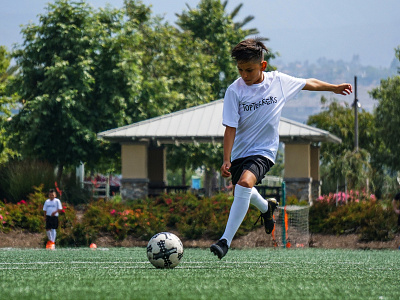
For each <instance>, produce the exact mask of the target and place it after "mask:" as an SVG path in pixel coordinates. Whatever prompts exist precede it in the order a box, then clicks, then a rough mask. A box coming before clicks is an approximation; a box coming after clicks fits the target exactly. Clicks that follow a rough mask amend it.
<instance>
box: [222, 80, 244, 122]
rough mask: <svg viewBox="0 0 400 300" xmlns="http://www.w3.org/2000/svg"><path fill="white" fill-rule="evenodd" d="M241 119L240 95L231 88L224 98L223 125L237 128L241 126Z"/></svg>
mask: <svg viewBox="0 0 400 300" xmlns="http://www.w3.org/2000/svg"><path fill="white" fill-rule="evenodd" d="M239 118H240V115H239V99H238V95H237V94H236V93H235V92H234V91H233V90H232V89H231V88H228V90H227V91H226V93H225V97H224V108H223V111H222V125H224V126H229V127H234V128H237V127H238V124H239Z"/></svg>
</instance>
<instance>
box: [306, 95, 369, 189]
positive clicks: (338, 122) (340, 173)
mask: <svg viewBox="0 0 400 300" xmlns="http://www.w3.org/2000/svg"><path fill="white" fill-rule="evenodd" d="M321 103H322V104H323V105H326V106H324V107H323V111H322V112H321V113H319V114H316V115H313V116H310V117H309V118H308V121H307V124H308V125H311V126H315V127H317V128H321V129H324V130H327V131H329V132H330V133H332V134H334V135H336V136H338V137H339V138H341V139H342V143H340V144H333V143H323V144H322V146H321V177H322V182H323V186H322V189H323V193H327V192H332V191H334V190H336V185H337V182H339V184H340V185H343V184H344V183H345V182H346V183H347V185H348V187H349V188H360V187H365V186H366V181H367V178H368V179H369V180H370V182H372V180H371V177H372V173H371V172H372V169H371V165H370V163H371V159H370V152H371V151H373V150H374V144H373V143H371V142H372V141H373V137H374V135H375V131H374V126H373V122H374V117H373V115H372V114H370V113H368V112H366V111H365V110H364V109H362V110H361V112H359V114H358V121H359V147H360V150H359V152H358V153H357V152H355V151H354V113H353V109H352V108H351V107H350V106H349V105H348V104H347V103H343V104H342V103H339V102H338V101H337V100H336V99H334V100H333V101H331V102H330V103H328V102H327V100H326V98H325V97H322V98H321Z"/></svg>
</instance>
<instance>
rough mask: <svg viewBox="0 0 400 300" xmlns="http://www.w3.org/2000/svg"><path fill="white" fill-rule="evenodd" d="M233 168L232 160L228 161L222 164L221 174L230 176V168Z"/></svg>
mask: <svg viewBox="0 0 400 300" xmlns="http://www.w3.org/2000/svg"><path fill="white" fill-rule="evenodd" d="M230 168H231V162H230V161H226V162H224V163H223V164H222V166H221V175H222V177H229V176H231V172H229V169H230Z"/></svg>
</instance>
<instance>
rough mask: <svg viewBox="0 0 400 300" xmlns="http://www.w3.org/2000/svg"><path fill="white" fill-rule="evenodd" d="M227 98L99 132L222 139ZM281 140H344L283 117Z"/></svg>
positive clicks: (119, 137)
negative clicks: (223, 110)
mask: <svg viewBox="0 0 400 300" xmlns="http://www.w3.org/2000/svg"><path fill="white" fill-rule="evenodd" d="M222 108H223V99H221V100H216V101H212V102H210V103H207V104H203V105H199V106H195V107H191V108H188V109H184V110H181V111H177V112H173V113H170V114H167V115H163V116H159V117H155V118H152V119H148V120H144V121H141V122H137V123H134V124H131V125H127V126H123V127H119V128H115V129H111V130H107V131H103V132H100V133H98V136H99V137H101V138H103V139H106V140H109V141H112V142H126V141H148V140H153V141H156V142H157V143H159V144H166V143H176V142H193V141H195V142H222V140H223V136H224V131H225V127H224V126H223V125H222ZM279 137H280V141H281V142H333V143H340V142H341V139H340V138H338V137H337V136H335V135H333V134H331V133H329V132H328V131H325V130H322V129H318V128H315V127H312V126H308V125H305V124H302V123H299V122H295V121H292V120H289V119H286V118H283V117H282V118H281V121H280V124H279Z"/></svg>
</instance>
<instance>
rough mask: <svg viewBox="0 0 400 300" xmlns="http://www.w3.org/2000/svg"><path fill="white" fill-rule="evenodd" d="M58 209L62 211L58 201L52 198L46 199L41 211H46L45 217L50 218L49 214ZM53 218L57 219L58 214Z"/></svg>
mask: <svg viewBox="0 0 400 300" xmlns="http://www.w3.org/2000/svg"><path fill="white" fill-rule="evenodd" d="M58 209H62V205H61V201H60V199H58V198H54V199H53V200H50V199H47V200H46V201H45V202H44V205H43V210H44V211H46V215H47V216H51V214H52V213H53V212H55V211H56V210H58ZM55 216H56V217H58V213H56V214H55Z"/></svg>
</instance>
